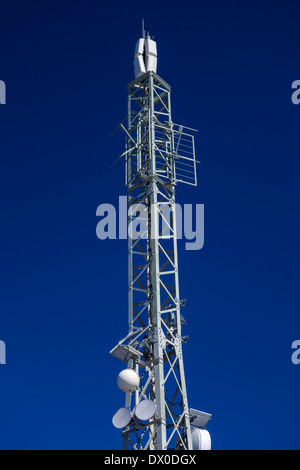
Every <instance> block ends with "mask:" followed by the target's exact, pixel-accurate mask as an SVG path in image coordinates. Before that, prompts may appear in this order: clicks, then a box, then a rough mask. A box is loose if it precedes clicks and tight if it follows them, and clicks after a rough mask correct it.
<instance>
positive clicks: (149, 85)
mask: <svg viewBox="0 0 300 470" xmlns="http://www.w3.org/2000/svg"><path fill="white" fill-rule="evenodd" d="M127 89H128V125H127V129H126V128H125V126H124V125H123V123H122V124H121V125H120V126H121V128H122V130H123V131H124V132H125V133H126V148H125V152H124V153H123V154H122V155H123V156H125V160H126V185H127V188H128V228H129V237H128V278H129V284H128V305H129V331H128V335H127V336H126V337H125V338H123V339H122V340H121V341H120V342H119V343H118V345H117V346H116V347H115V348H114V349H113V350H112V351H111V354H113V355H115V356H116V357H118V358H119V359H122V360H123V361H124V362H128V367H130V368H133V369H135V370H136V372H137V373H138V374H139V376H140V386H139V388H138V389H137V390H136V391H135V392H133V393H126V403H125V406H126V407H127V408H129V409H130V410H131V411H132V416H133V418H132V420H131V422H130V423H129V424H128V426H127V427H126V428H125V429H124V430H123V432H122V436H123V448H124V449H143V450H152V449H157V450H163V449H172V448H173V449H174V448H177V449H178V448H180V449H192V442H191V425H190V412H189V408H188V400H187V391H186V382H185V374H184V364H183V357H182V344H183V343H184V342H185V340H186V338H185V337H183V336H182V332H181V327H182V323H184V319H183V317H182V315H181V313H180V307H181V306H182V305H183V304H184V301H182V300H180V294H179V280H178V256H177V234H176V229H177V226H176V225H177V224H176V212H177V211H176V205H175V186H176V184H177V182H178V181H181V182H184V183H187V184H192V185H196V184H197V181H196V168H195V166H196V161H195V153H194V139H193V135H191V134H187V133H186V132H184V128H183V126H179V125H176V124H174V123H173V122H172V118H171V89H170V86H169V85H168V84H167V83H166V82H165V81H164V80H162V79H161V78H160V77H159V76H158V75H157V74H156V73H155V72H152V71H150V72H147V73H145V74H143V75H141V76H140V77H138V78H137V79H135V80H134V81H132V82H131V83H129V84H128V87H127ZM123 122H124V121H123ZM137 216H138V220H139V226H138V227H135V229H134V224H135V222H136V221H137ZM143 399H151V400H153V401H154V402H155V404H156V413H155V415H154V416H153V418H151V419H150V420H149V421H147V422H142V421H140V420H139V419H137V418H136V417H135V415H134V411H135V408H136V406H137V405H138V404H139V402H140V401H141V400H143Z"/></svg>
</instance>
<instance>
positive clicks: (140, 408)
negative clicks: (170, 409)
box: [135, 400, 156, 421]
mask: <svg viewBox="0 0 300 470" xmlns="http://www.w3.org/2000/svg"><path fill="white" fill-rule="evenodd" d="M155 413H156V404H155V403H154V401H153V400H142V401H140V403H139V404H138V405H137V407H136V409H135V416H136V417H137V418H138V419H140V420H141V421H147V420H148V419H150V418H152V416H154V415H155Z"/></svg>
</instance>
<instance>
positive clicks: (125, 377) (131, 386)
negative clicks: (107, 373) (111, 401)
mask: <svg viewBox="0 0 300 470" xmlns="http://www.w3.org/2000/svg"><path fill="white" fill-rule="evenodd" d="M117 384H118V386H119V388H120V389H121V390H122V391H123V392H131V393H132V392H134V391H135V390H136V389H137V388H138V386H139V384H140V378H139V376H138V374H137V373H136V372H135V370H133V369H129V368H128V369H124V370H122V371H121V372H120V373H119V375H118V378H117Z"/></svg>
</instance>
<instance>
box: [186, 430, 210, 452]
mask: <svg viewBox="0 0 300 470" xmlns="http://www.w3.org/2000/svg"><path fill="white" fill-rule="evenodd" d="M191 431H192V444H193V450H211V438H210V434H209V432H208V431H207V430H206V429H200V428H194V427H193V426H191Z"/></svg>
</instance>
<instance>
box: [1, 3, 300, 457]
mask: <svg viewBox="0 0 300 470" xmlns="http://www.w3.org/2000/svg"><path fill="white" fill-rule="evenodd" d="M149 5H150V4H149V2H144V3H143V2H129V3H128V2H121V1H117V2H106V3H105V4H104V3H101V2H99V1H87V0H85V1H79V0H72V1H60V2H58V1H55V0H52V1H51V2H49V1H44V2H37V1H31V2H21V1H11V2H2V4H1V12H0V13H1V31H0V43H1V62H0V79H1V80H4V81H5V82H6V86H7V105H5V106H1V107H0V152H1V154H0V155H1V173H0V177H1V184H0V191H1V197H0V203H1V301H0V302H1V304H0V305H1V318H0V339H2V340H4V341H5V342H6V347H7V364H6V365H5V366H4V365H1V366H0V383H1V387H0V447H1V448H3V449H119V448H121V436H120V432H119V431H118V430H116V429H114V428H113V426H112V424H111V418H112V415H113V414H114V412H115V411H116V410H117V409H118V408H119V407H120V406H123V393H122V392H121V391H120V390H119V389H118V388H117V385H116V377H117V374H118V373H119V371H120V370H121V369H122V363H121V362H119V361H118V360H117V359H115V358H113V357H111V356H110V355H109V350H110V349H111V348H112V347H113V346H115V344H116V343H117V341H118V340H119V339H120V338H122V337H123V336H125V335H126V332H127V242H126V241H124V240H123V241H115V240H106V241H100V240H99V239H97V237H96V232H95V229H96V224H97V221H98V219H97V218H96V215H95V214H96V208H97V206H98V205H99V204H101V203H104V202H106V203H112V204H116V203H117V201H118V197H119V195H125V194H126V189H125V187H124V175H123V173H124V168H123V164H122V162H120V163H119V164H118V165H116V166H115V167H114V168H113V169H110V165H111V163H112V162H113V161H114V160H115V159H116V157H117V156H118V155H119V154H120V153H121V152H122V151H123V139H124V136H123V135H122V134H121V133H119V134H116V135H115V136H114V137H113V138H112V137H111V136H110V134H111V132H112V131H113V130H114V129H115V127H116V126H117V125H118V123H119V122H120V121H121V120H122V119H123V118H124V117H125V115H126V112H127V93H126V84H127V83H128V82H129V81H131V80H132V79H133V64H132V61H133V51H134V46H135V42H136V40H137V39H138V38H139V36H140V31H141V19H142V18H145V24H146V29H147V30H150V33H151V35H153V36H154V39H155V40H156V41H157V47H158V73H159V75H160V76H161V77H162V78H163V79H164V80H166V81H167V82H168V83H169V84H170V85H171V86H172V110H173V120H174V122H176V123H182V124H185V125H187V126H190V127H193V128H196V129H199V133H198V134H197V138H196V150H197V157H198V159H199V160H201V162H202V164H201V166H200V167H199V185H198V187H197V188H190V187H186V186H184V185H182V186H180V187H178V192H177V201H178V202H181V203H193V204H196V203H204V204H205V246H204V248H203V249H202V250H200V251H197V252H192V251H186V250H184V244H183V242H180V243H179V264H180V291H181V296H182V297H183V298H187V299H188V303H187V306H186V307H185V309H184V311H183V314H184V317H185V318H186V320H187V321H188V325H187V327H185V330H184V332H185V334H188V335H189V336H190V340H189V342H188V344H187V345H186V346H185V348H184V360H185V368H186V379H187V387H188V399H189V405H190V406H191V407H193V408H197V409H200V410H204V411H208V412H211V413H212V414H213V418H212V420H211V422H210V424H209V427H208V429H209V431H210V432H211V436H212V446H213V448H214V449H299V448H300V439H299V421H300V404H299V388H300V365H298V366H297V365H294V364H292V362H291V354H292V350H291V344H292V342H293V341H294V340H295V339H299V338H300V321H299V307H300V305H299V304H300V296H299V261H300V259H299V255H300V249H299V229H300V226H299V206H300V192H299V179H300V178H299V171H300V162H299V156H300V155H299V150H300V137H299V124H300V105H299V106H295V105H293V104H292V102H291V84H292V82H293V81H294V80H297V79H298V80H299V79H300V60H299V43H300V28H299V18H300V7H299V4H298V5H297V3H296V2H294V1H276V0H273V1H249V0H247V1H243V2H238V1H235V2H234V1H227V2H223V1H221V0H218V1H215V2H196V1H193V2H192V1H189V0H187V1H185V2H184V3H182V2H179V1H174V0H172V1H169V0H167V1H164V2H158V1H152V2H151V7H150V6H149Z"/></svg>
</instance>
